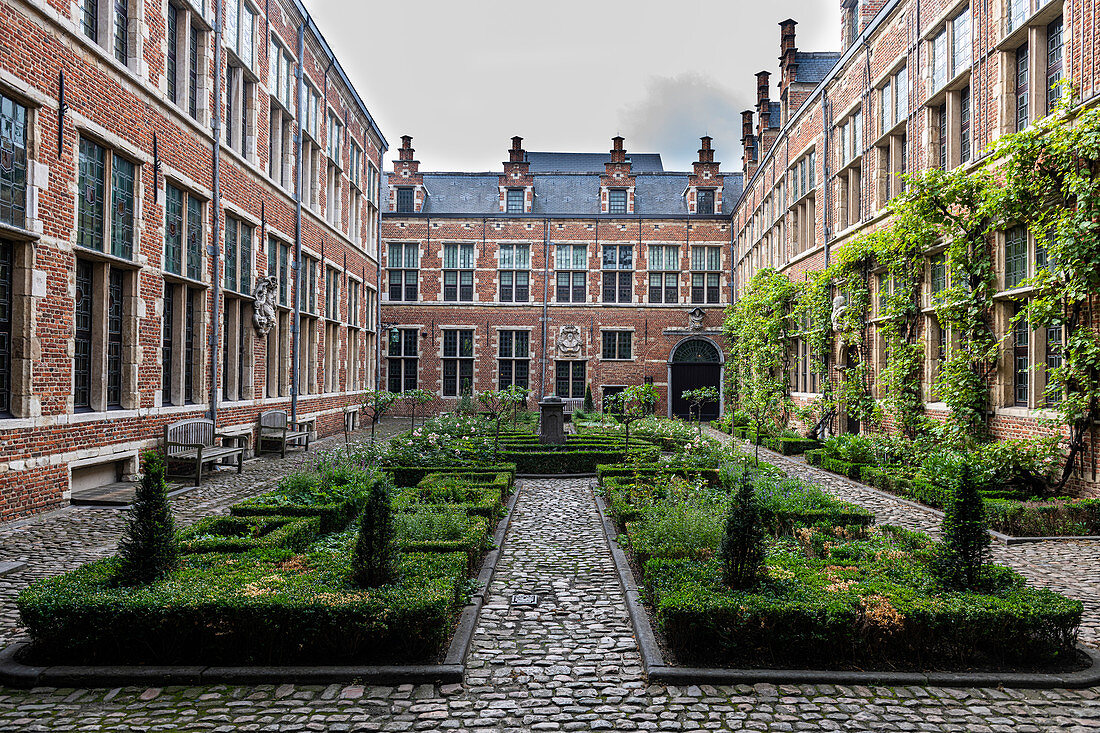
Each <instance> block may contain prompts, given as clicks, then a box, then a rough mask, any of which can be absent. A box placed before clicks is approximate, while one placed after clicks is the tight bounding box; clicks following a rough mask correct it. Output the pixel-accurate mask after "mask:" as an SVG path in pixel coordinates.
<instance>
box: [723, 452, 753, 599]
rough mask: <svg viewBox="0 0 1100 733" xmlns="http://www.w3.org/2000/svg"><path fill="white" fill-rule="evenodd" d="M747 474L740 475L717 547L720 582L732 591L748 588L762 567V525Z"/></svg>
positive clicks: (750, 480)
mask: <svg viewBox="0 0 1100 733" xmlns="http://www.w3.org/2000/svg"><path fill="white" fill-rule="evenodd" d="M761 519H762V518H761V516H760V504H759V503H758V502H757V500H756V488H755V486H754V484H753V480H752V477H751V476H750V475H749V471H748V470H747V468H746V470H745V471H744V473H742V474H741V477H740V479H739V480H738V484H737V493H736V494H735V495H734V497H733V503H732V504H730V510H729V515H728V516H727V517H726V527H725V531H724V532H723V533H722V540H721V542H720V544H719V546H718V557H719V559H720V560H721V562H722V581H723V582H724V583H725V584H726V585H728V586H729V587H731V588H736V589H738V590H743V589H745V588H751V587H752V586H753V585H755V583H756V581H757V580H758V579H759V578H760V574H761V572H762V570H763V567H764V525H763V522H762V521H761Z"/></svg>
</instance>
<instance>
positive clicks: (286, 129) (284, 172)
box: [267, 34, 295, 191]
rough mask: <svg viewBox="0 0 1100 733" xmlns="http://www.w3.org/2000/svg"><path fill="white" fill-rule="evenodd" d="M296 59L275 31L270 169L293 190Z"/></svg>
mask: <svg viewBox="0 0 1100 733" xmlns="http://www.w3.org/2000/svg"><path fill="white" fill-rule="evenodd" d="M294 68H295V64H294V59H293V58H292V57H291V55H290V52H289V51H287V50H286V47H285V46H284V45H283V43H282V42H281V41H280V40H279V39H278V37H277V36H275V34H272V35H271V41H270V44H269V46H268V80H267V89H268V93H269V94H270V100H271V103H270V105H269V109H270V112H269V115H270V120H269V130H268V163H267V164H268V169H267V173H268V175H269V176H271V179H272V180H273V181H275V183H276V184H277V185H279V186H281V187H282V188H283V189H285V190H287V191H290V190H293V188H294V159H293V157H292V154H291V145H292V143H293V140H294V115H293V113H292V111H291V110H293V109H294V89H295V86H294Z"/></svg>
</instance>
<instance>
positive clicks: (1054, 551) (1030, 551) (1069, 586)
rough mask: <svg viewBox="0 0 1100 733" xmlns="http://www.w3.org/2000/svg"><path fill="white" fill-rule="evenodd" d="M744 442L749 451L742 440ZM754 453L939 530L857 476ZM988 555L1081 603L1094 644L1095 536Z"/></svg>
mask: <svg viewBox="0 0 1100 733" xmlns="http://www.w3.org/2000/svg"><path fill="white" fill-rule="evenodd" d="M708 430H710V428H708ZM710 432H711V435H712V436H714V437H716V438H719V439H721V440H723V441H724V442H730V441H732V440H733V438H731V437H730V436H729V435H726V434H725V433H719V432H717V431H714V430H711V431H710ZM739 442H743V441H739ZM744 445H745V447H746V450H749V446H748V444H747V443H744ZM760 456H761V460H764V461H767V462H769V463H772V464H773V465H775V466H777V467H779V468H781V469H782V470H784V471H786V472H787V473H788V474H789V475H791V476H797V477H798V478H802V479H805V480H807V481H811V482H813V483H816V484H820V485H821V486H823V487H825V488H826V489H827V490H828V491H829V492H830V493H831V494H833V495H834V496H836V497H838V498H840V499H843V500H844V501H850V502H852V503H854V504H859V505H860V506H863V507H866V508H867V509H870V510H871V511H873V512H874V513H875V521H876V522H879V523H882V524H896V525H900V526H902V527H908V528H909V529H916V530H920V531H921V532H927V533H929V534H932V535H938V534H939V528H940V514H939V513H937V512H935V511H933V510H932V509H929V508H928V507H924V506H920V505H916V504H914V503H913V502H907V501H902V500H900V499H898V498H897V497H894V496H891V495H890V494H887V493H885V492H882V491H877V490H875V489H873V488H871V487H869V486H866V485H864V484H861V483H859V482H858V481H852V480H851V479H848V478H846V477H844V476H839V475H837V474H835V473H831V472H829V471H826V470H824V469H821V468H818V467H816V466H811V465H809V464H807V463H806V462H805V460H803V459H802V458H801V457H799V458H797V459H796V458H789V457H786V456H782V455H780V454H779V453H776V452H774V451H770V450H766V449H764V448H761V449H760ZM993 558H994V560H995V561H996V562H998V563H1001V564H1003V565H1008V566H1010V567H1012V568H1014V569H1015V570H1017V571H1018V572H1019V573H1020V574H1021V575H1023V576H1024V577H1025V578H1027V579H1028V582H1030V583H1032V584H1034V585H1037V586H1042V587H1046V588H1050V589H1051V590H1054V591H1057V592H1059V593H1064V594H1065V595H1067V596H1070V597H1071V598H1077V599H1079V600H1080V601H1081V602H1083V603H1084V604H1085V616H1084V619H1083V621H1082V624H1081V636H1080V639H1081V642H1082V643H1083V644H1086V645H1088V646H1091V647H1097V648H1100V541H1097V540H1081V541H1075V540H1058V541H1049V542H1027V543H1021V544H1018V545H1008V546H1006V545H1004V544H1001V543H1000V542H996V541H994V543H993Z"/></svg>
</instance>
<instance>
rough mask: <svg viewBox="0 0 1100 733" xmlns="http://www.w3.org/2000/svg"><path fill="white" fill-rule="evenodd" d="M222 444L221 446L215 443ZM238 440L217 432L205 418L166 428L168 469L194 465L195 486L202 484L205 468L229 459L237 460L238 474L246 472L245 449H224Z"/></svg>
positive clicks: (165, 443)
mask: <svg viewBox="0 0 1100 733" xmlns="http://www.w3.org/2000/svg"><path fill="white" fill-rule="evenodd" d="M217 440H221V441H222V442H223V444H222V445H217V444H216V441H217ZM232 440H237V437H236V436H230V435H225V434H223V433H219V432H217V431H216V430H215V429H214V423H212V422H210V421H209V420H207V419H206V418H204V417H194V418H189V419H187V420H180V421H178V422H174V423H171V424H169V425H165V426H164V446H165V455H166V457H167V459H168V465H169V467H171V466H172V464H173V463H176V464H179V463H191V464H194V466H195V485H196V486H200V485H201V484H202V467H203V465H204V464H207V463H216V462H218V461H222V460H225V459H227V458H229V459H233V458H236V459H237V473H240V472H241V471H243V470H244V448H242V447H233V446H229V445H225V444H224V443H225V442H227V441H232Z"/></svg>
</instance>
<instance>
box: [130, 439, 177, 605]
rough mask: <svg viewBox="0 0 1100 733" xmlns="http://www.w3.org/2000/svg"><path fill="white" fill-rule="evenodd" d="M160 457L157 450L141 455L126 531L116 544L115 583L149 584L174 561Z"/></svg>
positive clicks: (169, 510) (173, 563)
mask: <svg viewBox="0 0 1100 733" xmlns="http://www.w3.org/2000/svg"><path fill="white" fill-rule="evenodd" d="M164 470H165V469H164V459H163V458H161V456H160V454H159V453H156V452H154V451H146V452H145V453H144V454H143V455H142V477H141V484H139V485H138V488H137V491H136V493H135V495H134V501H133V503H132V504H131V505H130V512H129V520H128V522H127V525H126V531H125V533H124V534H123V536H122V539H121V540H120V541H119V543H118V556H119V565H118V578H117V580H118V582H119V583H122V584H124V585H136V584H143V583H151V582H153V581H154V580H156V579H157V578H159V577H161V576H163V575H164V574H165V573H167V572H168V571H169V570H171V569H172V568H173V567H174V566H175V564H176V561H177V560H178V553H177V550H176V538H175V530H174V529H173V526H172V507H171V506H170V505H169V503H168V482H167V481H165V480H164Z"/></svg>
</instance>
